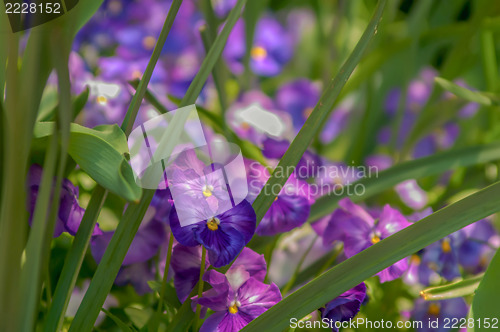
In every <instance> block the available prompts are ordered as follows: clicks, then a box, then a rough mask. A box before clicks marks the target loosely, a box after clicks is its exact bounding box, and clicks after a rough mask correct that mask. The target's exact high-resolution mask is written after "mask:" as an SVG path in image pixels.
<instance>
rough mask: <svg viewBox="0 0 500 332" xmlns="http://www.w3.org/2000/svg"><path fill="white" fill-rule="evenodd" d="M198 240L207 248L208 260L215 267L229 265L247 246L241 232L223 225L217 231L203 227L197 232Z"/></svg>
mask: <svg viewBox="0 0 500 332" xmlns="http://www.w3.org/2000/svg"><path fill="white" fill-rule="evenodd" d="M196 240H197V241H198V242H199V243H201V244H202V245H203V246H204V247H205V248H207V251H208V259H209V261H210V264H211V265H213V266H214V267H221V266H224V265H227V264H229V263H230V262H231V261H232V260H233V259H234V258H235V257H236V256H237V255H238V254H239V253H240V251H241V249H243V247H244V246H245V244H246V242H245V238H244V235H243V234H242V233H241V232H240V231H238V230H237V229H235V228H233V227H231V226H229V225H226V226H224V225H222V223H221V225H219V228H218V229H217V230H215V231H213V230H210V229H209V228H208V227H206V226H204V227H201V228H200V229H199V230H198V231H197V232H196Z"/></svg>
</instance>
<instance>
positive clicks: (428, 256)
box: [421, 230, 465, 284]
mask: <svg viewBox="0 0 500 332" xmlns="http://www.w3.org/2000/svg"><path fill="white" fill-rule="evenodd" d="M464 240H465V234H464V232H463V231H461V230H460V231H458V232H455V233H452V234H450V235H448V236H447V237H445V238H444V239H441V240H439V241H437V242H435V243H433V244H431V245H430V246H428V247H426V248H425V250H424V253H423V255H422V264H425V265H427V266H428V267H429V268H431V269H432V270H433V271H435V272H436V273H438V274H439V275H440V276H442V277H444V278H445V279H446V280H453V279H455V278H458V277H460V269H459V262H458V248H459V247H460V245H461V244H462V243H463V241H464ZM421 281H422V282H423V283H424V284H429V280H421Z"/></svg>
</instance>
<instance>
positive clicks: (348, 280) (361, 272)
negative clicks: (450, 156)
mask: <svg viewBox="0 0 500 332" xmlns="http://www.w3.org/2000/svg"><path fill="white" fill-rule="evenodd" d="M499 200H500V182H497V183H495V184H493V185H491V186H489V187H486V188H485V189H483V190H481V191H478V192H476V193H475V194H473V195H470V196H468V197H466V198H464V199H462V200H460V201H458V202H456V203H454V204H451V205H449V206H447V207H445V208H443V209H441V210H439V211H437V212H435V213H433V214H431V215H430V216H428V217H426V218H424V219H422V220H420V221H418V222H416V223H414V224H412V225H410V226H409V227H407V228H405V229H403V230H401V231H400V232H398V233H396V234H394V235H392V236H389V237H388V238H385V239H384V240H382V241H380V242H378V243H377V244H375V245H373V246H371V247H369V248H368V249H366V250H364V251H362V252H360V253H359V254H357V255H355V256H353V257H351V258H349V259H347V260H345V261H343V262H342V263H340V264H338V265H336V266H334V267H333V268H332V269H330V270H328V271H327V272H325V273H323V274H322V275H321V276H319V277H318V278H316V279H314V280H312V281H311V282H309V283H308V284H306V285H305V286H303V287H302V288H300V289H299V290H297V291H296V292H294V293H293V294H291V295H290V296H288V297H287V298H285V299H284V300H282V301H281V302H279V303H278V304H276V305H275V306H273V307H271V308H270V309H269V310H267V311H266V312H265V313H263V314H262V315H261V316H259V317H258V318H257V319H255V320H254V321H252V322H250V324H248V325H247V326H246V327H245V328H244V329H243V331H264V330H265V331H281V330H282V329H284V328H286V327H287V326H289V324H290V323H289V322H290V318H293V317H295V318H298V319H300V318H302V317H304V316H306V315H307V314H309V313H311V312H312V311H314V310H316V309H318V308H319V307H321V306H323V305H325V303H327V302H329V301H331V300H332V299H334V298H336V297H337V296H339V295H340V294H342V293H344V292H345V291H347V290H349V289H351V288H353V287H354V286H356V285H358V284H359V283H361V282H362V281H364V280H366V279H368V278H369V277H371V276H373V275H374V274H376V273H378V272H380V271H382V270H383V269H385V268H387V267H389V266H391V265H392V264H394V263H396V262H398V261H400V260H401V259H404V258H405V257H408V256H410V255H411V254H413V253H415V252H417V251H418V250H421V249H423V248H425V247H426V246H428V245H430V244H432V243H434V242H436V241H438V240H440V239H442V238H443V237H445V236H447V235H449V234H451V233H453V232H456V231H458V230H459V229H461V228H463V227H465V226H467V225H469V224H471V223H473V222H475V221H477V220H480V219H482V218H485V217H487V216H489V215H491V214H493V213H496V212H498V211H500V205H499V204H498V201H499ZM493 266H494V265H493ZM497 266H498V265H497ZM496 272H500V270H498V271H496ZM485 278H486V276H485ZM499 278H500V275H499V274H498V273H495V274H494V275H493V276H492V278H491V281H492V282H493V283H494V284H495V285H496V281H498V279H499ZM483 280H484V279H483ZM480 287H481V286H480ZM497 290H498V288H497ZM495 295H496V296H495V297H494V298H495V299H498V296H499V295H500V294H499V293H498V292H496V293H495ZM495 303H496V302H495ZM490 306H491V303H490ZM496 307H497V308H498V306H496ZM476 311H477V310H474V314H475V315H476V314H477V313H476ZM497 316H498V313H497ZM490 317H492V316H490Z"/></svg>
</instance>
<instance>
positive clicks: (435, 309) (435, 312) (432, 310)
mask: <svg viewBox="0 0 500 332" xmlns="http://www.w3.org/2000/svg"><path fill="white" fill-rule="evenodd" d="M440 311H441V309H440V308H439V305H438V304H437V303H431V304H430V305H429V309H428V310H427V313H428V314H429V315H431V316H439V312H440Z"/></svg>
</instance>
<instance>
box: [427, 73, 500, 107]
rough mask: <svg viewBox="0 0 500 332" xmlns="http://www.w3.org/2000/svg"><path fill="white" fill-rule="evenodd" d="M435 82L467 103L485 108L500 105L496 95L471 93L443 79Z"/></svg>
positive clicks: (440, 78) (435, 79)
mask: <svg viewBox="0 0 500 332" xmlns="http://www.w3.org/2000/svg"><path fill="white" fill-rule="evenodd" d="M434 81H435V82H436V83H437V84H438V85H439V86H441V87H442V88H443V89H445V90H446V91H449V92H451V93H453V94H454V95H455V96H457V97H460V98H462V99H464V100H466V101H470V102H473V103H478V104H481V105H484V106H492V105H499V104H500V100H499V98H498V97H496V96H494V95H491V94H490V95H488V94H487V93H485V92H479V91H471V90H469V89H467V88H464V87H461V86H460V85H458V84H455V83H453V82H450V81H448V80H446V79H444V78H442V77H436V78H434Z"/></svg>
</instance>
